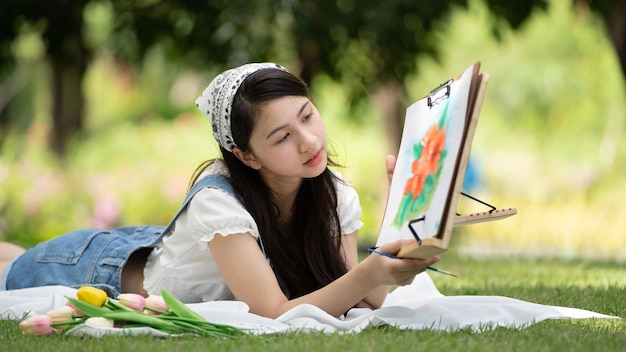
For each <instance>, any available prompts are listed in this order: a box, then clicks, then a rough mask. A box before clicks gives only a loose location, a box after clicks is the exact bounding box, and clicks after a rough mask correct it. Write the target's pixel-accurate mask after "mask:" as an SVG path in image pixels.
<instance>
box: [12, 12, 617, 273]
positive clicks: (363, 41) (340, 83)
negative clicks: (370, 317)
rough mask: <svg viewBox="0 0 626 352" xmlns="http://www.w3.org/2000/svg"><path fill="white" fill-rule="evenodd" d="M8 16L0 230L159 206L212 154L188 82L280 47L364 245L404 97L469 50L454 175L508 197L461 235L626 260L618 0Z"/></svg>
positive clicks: (491, 247)
mask: <svg viewBox="0 0 626 352" xmlns="http://www.w3.org/2000/svg"><path fill="white" fill-rule="evenodd" d="M0 23H1V24H0V240H6V241H12V242H16V243H19V244H22V245H25V246H30V245H33V244H35V243H37V242H39V241H42V240H45V239H49V238H52V237H54V236H57V235H59V234H62V233H64V232H67V231H70V230H73V229H78V228H84V227H98V228H106V227H113V226H122V225H135V224H162V225H165V224H166V223H167V222H168V221H169V219H170V217H171V216H172V215H173V214H174V212H175V211H176V210H177V208H178V205H179V203H180V202H181V201H182V199H183V197H184V195H185V192H186V189H187V187H188V182H189V179H190V177H191V174H192V173H193V171H194V170H195V168H196V167H197V166H198V165H199V164H200V163H201V162H202V161H204V160H207V159H210V158H213V157H216V156H218V148H217V147H216V144H215V142H214V141H213V138H212V135H211V128H210V125H209V123H208V122H207V121H206V119H205V118H204V117H203V116H202V115H201V114H200V112H199V111H197V110H196V109H195V105H194V101H195V99H196V97H197V96H198V95H199V94H200V93H201V91H202V90H203V89H204V87H205V86H206V85H207V84H208V83H209V82H210V80H211V79H212V78H213V76H214V75H216V74H217V73H219V72H220V71H222V70H224V69H226V68H229V67H232V66H235V65H239V64H242V63H245V62H251V61H274V62H278V63H281V64H282V65H284V66H286V67H287V68H288V69H290V70H291V71H292V72H294V73H295V74H297V75H299V76H301V77H302V78H303V79H305V80H306V81H307V82H308V83H309V84H310V86H311V89H312V93H313V96H314V102H315V103H316V105H317V106H318V108H319V109H320V111H321V112H322V115H323V117H324V119H325V122H326V125H327V129H328V134H329V137H330V139H331V142H332V146H333V148H334V150H335V152H336V159H337V160H338V161H339V162H340V163H341V164H342V165H344V167H343V168H342V169H341V170H340V171H341V172H342V173H344V175H345V176H346V177H347V178H348V180H349V181H350V182H351V183H352V184H353V185H354V186H355V187H356V188H357V190H358V191H359V194H360V197H361V202H362V205H363V210H364V215H363V221H364V222H365V224H366V225H365V227H364V228H363V230H362V231H361V239H360V241H361V244H362V245H363V246H368V245H371V244H372V243H374V242H375V241H376V237H377V235H378V230H379V227H380V223H381V216H382V214H383V211H384V206H385V192H386V187H387V185H386V175H385V168H384V158H385V155H387V154H394V153H395V152H396V150H397V146H398V143H399V141H398V139H399V131H400V130H401V123H402V118H403V116H404V109H405V108H406V107H407V106H408V105H409V104H410V103H412V102H414V101H416V100H418V99H420V98H421V97H423V96H425V95H426V94H428V92H429V91H430V90H431V89H433V88H434V87H436V86H438V85H439V84H440V83H442V82H444V81H446V80H447V79H449V78H451V77H453V76H456V75H457V74H459V73H460V72H462V71H463V70H464V69H465V68H467V67H468V66H470V65H471V64H473V63H474V62H476V61H480V62H481V63H482V66H481V67H482V71H483V72H487V73H489V75H490V81H489V85H488V88H487V94H486V97H485V100H484V103H483V108H482V113H481V117H480V120H479V124H478V128H477V132H476V135H475V137H474V144H473V148H472V154H471V162H470V168H469V171H468V174H467V175H466V184H465V191H466V192H467V193H469V194H471V195H473V196H476V197H478V198H480V199H482V200H484V201H487V202H488V203H490V204H492V205H494V206H496V207H500V208H507V207H516V208H518V211H519V214H518V215H516V216H514V217H511V218H508V219H506V220H502V221H496V222H491V223H484V224H478V225H473V226H468V227H462V228H458V229H456V230H455V232H454V235H453V236H454V237H453V242H454V245H455V248H456V249H458V251H459V252H460V253H462V254H463V255H471V256H477V257H484V256H490V257H494V256H520V257H528V258H560V259H566V260H567V259H575V258H585V259H589V260H598V261H618V262H626V235H625V230H626V216H624V214H623V213H624V206H623V200H622V198H623V196H624V195H626V185H625V183H624V176H625V174H626V158H625V156H626V155H625V154H626V147H625V145H624V143H623V142H622V135H623V134H624V130H625V126H624V118H625V116H626V99H625V98H626V92H625V80H624V66H623V65H621V64H620V62H624V58H623V56H624V55H626V52H625V50H624V49H625V47H626V39H625V38H626V2H625V1H608V0H607V1H592V0H587V1H584V0H575V1H571V0H551V1H515V2H509V1H498V0H470V1H448V2H442V1H402V0H387V1H382V2H381V1H365V0H363V1H355V0H337V1H329V0H322V1H305V0H282V1H267V0H265V1H250V2H249V1H221V0H210V1H159V0H142V1H123V0H119V1H104V0H103V1H99V0H91V1H35V0H33V1H4V2H3V5H1V6H0ZM620 53H621V56H622V58H621V60H620ZM459 209H460V210H462V212H473V211H484V210H486V209H484V208H481V206H480V205H477V204H475V203H474V204H473V203H471V202H467V201H466V200H461V204H459Z"/></svg>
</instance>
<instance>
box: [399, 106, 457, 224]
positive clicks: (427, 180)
mask: <svg viewBox="0 0 626 352" xmlns="http://www.w3.org/2000/svg"><path fill="white" fill-rule="evenodd" d="M448 125H449V116H448V104H447V102H446V103H445V106H444V108H443V110H442V111H441V115H440V117H439V119H438V121H435V122H434V123H433V124H431V125H430V126H429V127H428V129H427V130H426V133H424V135H423V136H422V137H421V138H420V139H419V140H418V141H417V142H415V143H413V145H412V147H411V149H412V159H413V160H412V162H411V164H410V165H411V172H410V175H411V176H410V177H409V178H408V179H406V181H405V183H404V192H403V196H402V199H401V200H400V203H399V205H398V209H397V212H396V215H395V216H394V219H393V222H392V225H393V226H394V227H396V228H398V229H399V228H401V227H402V226H403V225H404V224H405V223H406V222H407V221H410V220H413V219H416V218H417V217H419V216H420V215H421V214H424V213H425V212H426V210H427V209H428V208H429V207H430V203H431V201H432V199H433V196H434V194H435V190H436V189H437V185H438V183H439V177H440V174H441V170H442V169H443V165H444V163H445V160H446V155H447V150H446V136H447V132H446V130H447V128H448Z"/></svg>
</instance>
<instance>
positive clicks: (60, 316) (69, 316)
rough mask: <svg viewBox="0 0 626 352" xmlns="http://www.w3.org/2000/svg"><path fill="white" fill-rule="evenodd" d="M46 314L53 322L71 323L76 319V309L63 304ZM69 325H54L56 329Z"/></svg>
mask: <svg viewBox="0 0 626 352" xmlns="http://www.w3.org/2000/svg"><path fill="white" fill-rule="evenodd" d="M46 315H47V316H49V317H50V319H52V324H57V323H69V322H71V321H73V320H74V309H72V307H69V306H61V307H58V308H55V309H52V310H49V311H48V312H46ZM66 326H67V325H54V326H53V327H54V328H55V329H60V330H62V329H64V328H65V327H66Z"/></svg>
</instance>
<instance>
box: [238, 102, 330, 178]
mask: <svg viewBox="0 0 626 352" xmlns="http://www.w3.org/2000/svg"><path fill="white" fill-rule="evenodd" d="M248 156H249V157H250V158H251V159H253V160H252V163H251V164H248V165H249V166H251V167H253V168H255V169H257V170H259V172H260V174H261V176H262V177H263V179H264V180H265V181H266V182H268V183H270V182H272V181H281V180H282V181H287V180H291V181H297V182H300V181H301V179H302V178H310V177H316V176H319V175H320V174H321V173H322V172H323V171H324V170H325V169H326V162H327V145H326V129H325V128H324V123H323V121H322V118H321V116H320V114H319V112H318V111H317V109H316V108H315V106H314V105H313V103H312V102H311V101H310V100H309V98H307V97H302V96H286V97H281V98H277V99H273V100H270V101H267V102H265V103H263V104H261V105H260V110H259V113H258V118H257V120H256V126H255V128H254V131H253V132H252V135H251V136H250V152H249V153H248Z"/></svg>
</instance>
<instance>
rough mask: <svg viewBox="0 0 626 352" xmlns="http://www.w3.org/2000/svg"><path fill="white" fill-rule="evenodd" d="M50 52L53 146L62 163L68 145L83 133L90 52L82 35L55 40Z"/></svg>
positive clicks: (79, 33)
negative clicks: (83, 89)
mask: <svg viewBox="0 0 626 352" xmlns="http://www.w3.org/2000/svg"><path fill="white" fill-rule="evenodd" d="M56 39H57V40H58V42H55V46H54V49H53V52H49V57H50V60H51V70H52V82H51V86H52V131H51V136H50V137H51V138H50V145H51V148H52V150H53V151H54V152H55V154H56V155H57V156H59V157H60V158H61V159H63V158H65V157H66V154H67V147H68V143H69V141H70V140H71V139H72V138H73V137H75V136H76V135H77V134H78V133H79V132H81V131H82V129H83V126H84V123H83V107H84V100H85V99H84V96H83V91H82V80H83V76H84V73H85V71H86V69H87V62H88V59H87V50H86V49H85V48H84V46H83V43H82V38H81V31H80V30H78V31H76V32H74V33H71V34H67V33H65V35H64V36H58V37H56Z"/></svg>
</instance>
